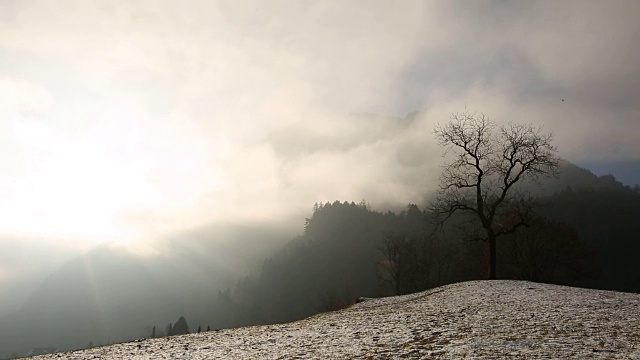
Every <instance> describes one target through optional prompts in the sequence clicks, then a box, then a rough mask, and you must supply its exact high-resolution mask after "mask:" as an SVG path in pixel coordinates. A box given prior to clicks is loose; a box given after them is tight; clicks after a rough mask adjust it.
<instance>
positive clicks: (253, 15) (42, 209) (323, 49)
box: [0, 0, 640, 284]
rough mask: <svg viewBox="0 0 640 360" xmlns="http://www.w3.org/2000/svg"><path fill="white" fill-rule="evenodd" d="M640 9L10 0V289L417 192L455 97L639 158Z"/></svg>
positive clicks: (5, 187)
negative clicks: (126, 247)
mask: <svg viewBox="0 0 640 360" xmlns="http://www.w3.org/2000/svg"><path fill="white" fill-rule="evenodd" d="M639 18H640V2H638V1H635V0H631V1H615V0H614V1H606V2H604V1H585V0H579V1H540V2H536V1H526V2H525V1H518V2H505V1H370V0H367V1H344V2H343V1H317V2H315V1H189V2H183V1H135V2H114V1H80V0H78V1H28V2H25V1H17V0H15V1H14V0H6V1H1V2H0V149H1V151H0V200H1V201H0V284H3V281H4V283H5V284H6V283H8V282H9V281H15V280H16V279H18V278H19V276H20V274H24V272H25V271H27V270H25V269H24V265H23V266H22V267H23V268H21V265H20V264H24V259H32V258H34V257H36V258H38V256H40V255H38V254H49V257H51V258H53V259H57V258H56V257H55V254H57V253H63V252H65V251H68V252H73V251H76V250H78V249H86V248H89V247H91V246H93V245H94V244H97V243H100V242H112V241H117V242H134V241H136V240H140V239H149V238H153V237H158V236H162V234H165V233H167V232H172V231H178V230H184V229H189V228H191V227H194V226H198V225H201V224H206V223H209V222H213V221H272V220H276V219H289V218H292V217H294V216H299V214H300V213H303V214H308V213H309V211H310V209H311V206H312V205H313V203H314V202H316V201H323V202H324V201H333V200H336V199H339V200H354V201H356V202H357V201H359V200H361V199H367V200H368V201H369V202H371V203H372V204H373V205H374V206H375V205H376V204H377V205H380V206H387V205H393V204H403V205H404V204H407V203H409V202H419V201H420V200H422V198H423V196H424V195H425V194H427V193H428V192H429V191H431V190H432V189H433V188H434V186H435V184H434V179H435V178H436V177H437V172H438V170H439V169H438V166H439V163H440V161H441V159H440V157H439V154H440V153H439V150H438V149H437V148H436V147H435V146H434V144H433V134H432V129H433V127H434V125H435V124H437V123H438V122H444V121H446V120H447V119H448V117H449V115H450V114H451V113H452V112H456V111H460V110H462V109H463V108H464V107H465V105H466V106H467V107H468V108H470V109H472V110H477V111H481V112H484V113H486V114H487V115H489V117H491V118H492V119H494V120H496V121H498V122H506V121H517V122H531V123H536V124H541V125H544V128H545V130H548V131H552V132H554V134H555V139H556V143H557V145H558V149H559V155H560V156H562V157H564V158H567V159H569V160H571V161H573V162H576V163H578V164H589V165H590V166H593V167H594V169H596V168H597V169H596V170H597V171H607V168H606V164H607V163H617V164H620V163H636V164H637V163H638V161H640V72H639V71H638V66H639V65H640V47H639V46H638V39H640V21H638V19H639ZM563 99H564V101H563ZM416 110H421V111H423V112H422V115H421V116H419V117H417V118H415V119H412V120H411V119H404V120H401V119H400V118H404V117H405V116H406V115H407V114H408V113H410V112H413V111H416ZM364 113H368V114H377V115H378V116H364V115H362V114H364ZM603 164H605V165H603ZM633 176H636V177H635V179H636V180H635V181H636V182H640V179H639V178H638V177H637V174H630V175H629V179H631V180H630V181H633V180H634V178H633ZM294 219H295V218H294ZM294 221H295V220H294ZM40 258H41V257H40ZM42 263H43V264H45V263H55V261H52V260H51V261H49V260H47V261H42ZM52 266H53V265H52ZM29 269H32V270H29V271H35V270H33V266H31V265H30V267H29Z"/></svg>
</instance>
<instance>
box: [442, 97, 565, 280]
mask: <svg viewBox="0 0 640 360" xmlns="http://www.w3.org/2000/svg"><path fill="white" fill-rule="evenodd" d="M435 135H436V138H437V140H438V144H439V145H440V146H441V147H444V148H445V149H446V150H445V155H444V156H450V157H451V160H450V161H449V162H448V163H446V164H445V165H444V169H443V171H442V174H441V176H440V189H439V191H438V196H437V198H436V200H435V201H434V202H433V203H432V204H431V206H430V210H431V211H432V212H433V213H434V215H435V216H436V217H437V218H438V219H439V220H438V221H439V222H440V223H441V224H442V223H444V222H445V221H446V220H448V219H449V218H451V216H453V215H454V214H456V213H461V214H463V215H465V216H466V217H467V223H466V226H465V228H466V233H467V235H468V236H470V237H471V238H472V239H473V240H482V241H485V242H487V243H488V245H489V279H495V278H496V239H498V238H499V237H500V236H502V235H505V234H510V233H512V232H514V231H516V229H518V228H519V227H521V226H525V225H527V223H528V222H529V221H530V219H531V217H532V213H533V198H532V197H531V196H530V195H528V194H527V193H525V192H524V191H522V189H521V187H520V186H517V184H519V183H521V182H523V181H532V182H534V183H538V184H539V180H540V179H542V178H544V177H550V176H555V175H556V174H557V171H558V158H557V157H556V156H555V151H556V148H555V147H554V146H553V144H552V139H553V135H552V134H544V133H542V128H541V127H540V128H536V127H534V126H532V125H527V124H516V123H509V124H508V125H506V126H498V125H497V124H496V123H494V122H493V121H491V120H489V118H488V117H486V116H485V115H484V114H476V113H470V112H469V111H468V110H466V109H465V111H464V112H462V113H457V114H453V115H452V116H451V119H450V121H449V122H448V123H447V124H446V125H444V126H440V125H438V126H437V127H436V129H435ZM506 212H510V213H511V214H515V215H516V218H517V221H515V222H513V223H510V224H501V223H500V222H499V221H497V220H498V219H500V216H501V215H502V214H504V213H506Z"/></svg>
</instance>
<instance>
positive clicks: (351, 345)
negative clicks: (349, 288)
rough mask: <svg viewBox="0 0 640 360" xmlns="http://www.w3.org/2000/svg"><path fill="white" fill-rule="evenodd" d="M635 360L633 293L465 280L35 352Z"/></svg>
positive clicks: (638, 328) (639, 316)
mask: <svg viewBox="0 0 640 360" xmlns="http://www.w3.org/2000/svg"><path fill="white" fill-rule="evenodd" d="M460 357H472V358H507V357H508V358H513V357H515V358H527V359H529V358H543V359H550V358H562V359H564V358H576V359H587V358H588V359H593V358H603V359H604V358H606V359H640V294H629V293H619V292H612V291H599V290H587V289H579V288H572V287H563V286H555V285H547V284H539V283H531V282H524V281H472V282H464V283H459V284H453V285H447V286H443V287H439V288H436V289H432V290H429V291H425V292H422V293H417V294H412V295H406V296H398V297H389V298H382V299H372V300H367V301H364V302H362V303H359V304H356V305H354V306H352V307H351V308H348V309H345V310H341V311H336V312H330V313H324V314H319V315H316V316H313V317H310V318H308V319H305V320H301V321H297V322H293V323H288V324H279V325H268V326H254V327H246V328H238V329H228V330H221V331H211V332H206V333H200V334H191V335H183V336H174V337H170V338H161V339H146V340H138V341H134V342H129V343H124V344H117V345H112V346H105V347H99V348H93V349H88V350H81V351H76V352H68V353H63V354H53V355H45V356H40V357H36V358H37V359H388V358H444V359H457V358H460Z"/></svg>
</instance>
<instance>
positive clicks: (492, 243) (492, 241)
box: [489, 236, 496, 280]
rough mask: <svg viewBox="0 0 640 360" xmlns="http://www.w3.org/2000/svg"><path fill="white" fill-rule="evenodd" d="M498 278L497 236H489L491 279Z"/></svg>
mask: <svg viewBox="0 0 640 360" xmlns="http://www.w3.org/2000/svg"><path fill="white" fill-rule="evenodd" d="M495 279H496V238H495V236H489V280H495Z"/></svg>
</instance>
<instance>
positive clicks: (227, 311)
mask: <svg viewBox="0 0 640 360" xmlns="http://www.w3.org/2000/svg"><path fill="white" fill-rule="evenodd" d="M563 168H564V169H567V172H566V173H565V175H563V177H562V178H561V179H559V180H552V185H553V186H554V187H556V188H561V187H563V190H561V191H559V192H556V193H554V194H552V195H545V194H548V193H549V191H545V192H543V193H541V195H540V197H539V198H538V203H539V204H540V206H539V208H538V216H537V219H536V220H535V221H534V222H532V224H531V225H530V226H529V227H527V228H523V229H521V230H519V231H518V232H516V233H514V234H512V235H510V236H508V237H505V238H504V239H501V240H500V243H499V248H498V250H499V252H498V270H499V271H498V277H499V278H501V279H523V280H532V281H540V282H547V283H557V284H566V285H576V286H582V287H590V288H599V289H611V290H620V291H628V292H640V266H639V265H638V263H637V259H635V257H636V255H637V254H638V253H640V243H638V242H637V238H638V234H639V233H640V224H639V223H638V222H637V221H636V219H638V218H640V194H639V192H638V190H637V189H631V188H628V187H625V186H623V185H621V184H620V183H618V182H616V181H615V179H614V178H613V177H612V176H603V177H597V176H595V175H593V174H591V173H590V172H588V171H587V170H584V169H581V168H578V167H576V166H575V165H572V164H568V163H567V164H564V165H563ZM563 180H564V181H563ZM504 221H508V219H504ZM486 267H487V257H486V250H485V248H484V246H482V243H480V242H472V241H466V240H465V239H464V238H463V237H462V235H461V233H460V232H459V231H458V229H457V227H456V225H455V221H454V222H453V224H452V225H448V226H445V227H444V228H438V227H435V226H433V224H431V223H430V214H429V212H428V211H426V210H421V209H420V208H419V207H418V206H417V205H414V204H410V205H409V206H408V207H407V209H406V210H405V211H402V212H400V213H392V212H387V213H382V212H378V211H374V210H372V209H370V208H369V207H368V206H367V205H366V203H365V202H361V203H359V204H355V203H353V202H340V201H335V202H332V203H325V204H316V205H315V206H314V209H313V213H312V216H311V217H310V218H308V219H306V221H305V227H304V233H303V234H302V235H300V236H299V237H296V238H295V239H293V240H292V241H291V242H289V243H288V244H287V245H286V246H285V247H284V248H283V249H282V250H280V251H279V252H277V253H276V254H274V255H273V256H271V257H269V258H268V259H266V260H265V261H264V263H263V266H262V270H261V272H260V273H259V274H253V275H251V276H247V277H246V278H244V279H243V280H241V281H239V282H238V283H237V285H236V286H235V287H234V288H231V289H227V290H225V291H220V292H219V293H218V296H217V299H216V301H215V302H214V306H212V313H211V314H210V315H209V316H210V318H209V319H208V321H210V322H211V323H212V324H216V327H218V328H224V327H230V326H239V325H247V324H266V323H273V322H283V321H289V320H293V319H298V318H301V317H304V316H308V315H310V314H313V313H315V312H318V311H323V310H331V309H335V308H339V307H343V306H346V305H348V304H350V303H352V302H354V301H355V299H356V298H357V297H361V296H364V297H372V296H384V295H392V294H402V293H409V292H414V291H418V290H423V289H427V288H431V287H435V286H438V285H442V284H446V283H451V282H455V281H464V280H473V279H483V278H484V277H485V276H486Z"/></svg>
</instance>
